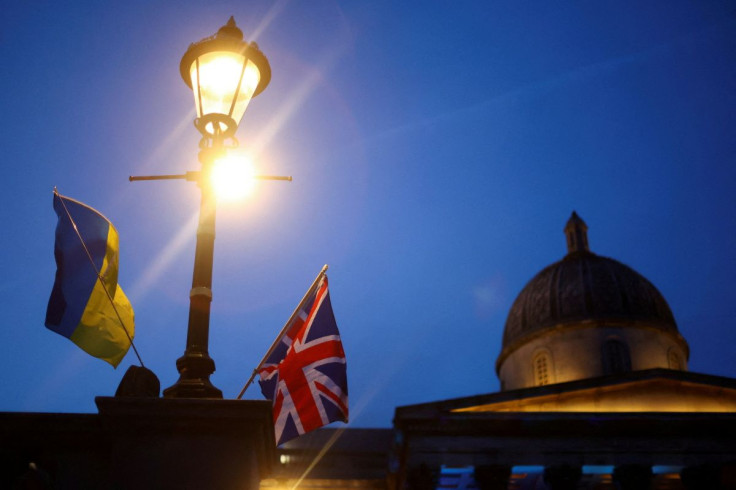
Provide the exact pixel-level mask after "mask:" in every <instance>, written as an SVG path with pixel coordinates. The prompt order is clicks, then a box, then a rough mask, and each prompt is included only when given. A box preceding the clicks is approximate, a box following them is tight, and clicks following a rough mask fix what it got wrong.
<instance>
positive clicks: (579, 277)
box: [499, 212, 679, 359]
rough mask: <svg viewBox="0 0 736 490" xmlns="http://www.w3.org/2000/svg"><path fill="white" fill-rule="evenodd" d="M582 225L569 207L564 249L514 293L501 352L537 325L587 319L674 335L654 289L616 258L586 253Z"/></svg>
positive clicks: (535, 330) (669, 314)
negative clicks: (655, 329)
mask: <svg viewBox="0 0 736 490" xmlns="http://www.w3.org/2000/svg"><path fill="white" fill-rule="evenodd" d="M587 229H588V228H587V226H586V225H585V222H584V221H583V220H582V219H580V217H579V216H578V215H577V214H576V213H575V212H573V214H572V216H571V217H570V220H569V221H568V222H567V226H565V234H566V235H567V246H568V254H567V255H566V256H565V257H564V258H563V259H562V260H560V261H559V262H555V263H554V264H552V265H550V266H548V267H546V268H544V269H543V270H542V271H541V272H539V274H537V275H536V276H534V278H532V280H531V281H529V283H528V284H527V285H526V286H525V287H524V289H522V291H521V293H519V296H518V297H517V298H516V300H515V301H514V304H513V305H512V306H511V310H510V311H509V316H508V318H507V319H506V327H505V329H504V334H503V350H504V351H506V350H507V349H509V348H511V349H513V348H514V347H515V346H517V345H519V344H520V343H523V342H524V339H526V338H529V337H532V336H536V335H535V334H538V333H539V332H541V331H543V330H548V329H552V328H555V327H558V326H562V325H570V324H576V323H578V324H579V323H580V322H589V321H591V320H592V321H594V322H596V323H600V322H601V321H603V322H616V323H617V324H624V325H626V324H631V323H632V322H635V323H637V324H641V323H645V324H646V325H647V326H648V327H654V328H658V329H661V330H665V331H669V332H673V333H676V334H677V324H676V323H675V319H674V317H673V315H672V311H671V310H670V307H669V306H668V305H667V302H666V301H665V299H664V297H663V296H662V294H661V293H660V292H659V291H658V290H657V288H656V287H654V285H653V284H652V283H651V282H649V281H648V280H647V279H646V278H644V276H642V275H641V274H639V273H638V272H636V271H635V270H633V269H632V268H630V267H628V266H626V265H624V264H622V263H621V262H618V261H616V260H613V259H609V258H607V257H601V256H599V255H596V254H594V253H592V252H590V250H589V249H588V238H587ZM677 335H679V334H677ZM501 357H503V353H502V355H501ZM499 359H500V358H499Z"/></svg>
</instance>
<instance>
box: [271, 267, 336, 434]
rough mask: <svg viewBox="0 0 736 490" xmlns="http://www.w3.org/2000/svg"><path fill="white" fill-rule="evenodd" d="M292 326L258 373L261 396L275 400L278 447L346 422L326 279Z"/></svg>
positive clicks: (315, 289)
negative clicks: (307, 433) (324, 428)
mask: <svg viewBox="0 0 736 490" xmlns="http://www.w3.org/2000/svg"><path fill="white" fill-rule="evenodd" d="M291 322H292V323H291V325H289V326H288V327H287V328H286V329H285V331H286V333H285V334H284V335H283V337H282V338H281V340H280V341H279V342H278V344H277V347H276V348H275V349H274V351H273V352H272V353H271V355H270V356H268V358H267V359H266V361H265V362H264V363H263V364H262V365H261V367H260V368H259V369H258V375H259V376H260V380H259V384H260V385H261V392H262V393H263V396H265V397H266V398H268V399H269V400H273V421H274V428H275V431H276V444H277V445H280V444H282V443H284V442H286V441H288V440H290V439H293V438H295V437H297V436H300V435H302V434H304V433H306V432H309V431H311V430H314V429H317V428H319V427H322V426H323V425H327V424H329V423H330V422H334V421H336V420H340V421H342V422H347V421H348V382H347V370H346V364H345V351H343V348H342V342H341V340H340V332H338V331H337V322H336V321H335V315H334V314H333V312H332V304H331V303H330V293H329V290H328V288H327V276H324V275H323V276H322V279H321V280H320V281H319V283H318V285H317V287H316V288H314V292H312V294H311V295H310V296H309V297H308V298H307V299H306V301H304V306H303V307H302V308H301V309H300V310H299V311H298V312H297V314H296V315H294V316H293V319H292V320H291Z"/></svg>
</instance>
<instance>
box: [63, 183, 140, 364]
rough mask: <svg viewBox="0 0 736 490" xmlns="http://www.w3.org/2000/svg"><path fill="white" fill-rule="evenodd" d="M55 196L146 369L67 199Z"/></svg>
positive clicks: (134, 350)
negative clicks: (67, 204) (70, 210)
mask: <svg viewBox="0 0 736 490" xmlns="http://www.w3.org/2000/svg"><path fill="white" fill-rule="evenodd" d="M54 195H55V196H56V197H57V198H58V199H59V202H60V203H61V205H62V206H63V208H64V212H65V213H66V216H67V217H68V218H69V222H70V223H71V224H72V227H73V228H74V232H75V233H76V235H77V237H78V238H79V242H80V243H81V244H82V248H83V249H84V252H85V254H86V255H87V259H89V264H90V266H92V269H93V270H94V271H95V275H96V276H97V280H98V281H99V282H100V285H102V290H103V291H105V296H106V297H107V299H108V301H110V305H111V306H112V308H113V310H114V311H115V315H116V316H117V319H118V322H119V323H120V326H121V327H122V329H123V331H124V332H125V336H126V337H127V338H128V341H129V342H130V346H131V347H133V352H135V355H136V357H137V358H138V362H140V364H141V367H145V365H144V364H143V359H141V356H140V354H139V353H138V349H136V347H135V344H134V343H133V338H132V337H131V335H130V332H129V331H128V328H127V327H126V326H125V322H124V321H123V318H122V317H121V315H120V312H119V311H118V309H117V307H116V305H115V301H114V299H113V298H112V296H111V295H110V291H109V290H108V288H107V285H106V284H105V279H104V278H103V277H102V274H100V270H99V269H98V268H97V265H95V262H94V259H93V258H92V254H91V253H90V251H89V248H87V244H86V243H85V242H84V238H83V237H82V234H81V233H80V232H79V227H77V223H76V222H75V221H74V218H73V217H72V215H71V213H70V212H69V209H68V208H67V207H66V203H65V202H64V200H65V199H66V198H65V197H64V196H62V195H61V194H59V191H58V190H57V188H56V187H54Z"/></svg>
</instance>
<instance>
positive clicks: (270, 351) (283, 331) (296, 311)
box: [236, 264, 329, 400]
mask: <svg viewBox="0 0 736 490" xmlns="http://www.w3.org/2000/svg"><path fill="white" fill-rule="evenodd" d="M327 269H329V265H327V264H325V265H324V266H323V267H322V270H321V271H319V274H317V278H316V279H315V280H314V282H313V283H312V285H311V286H310V287H309V289H308V290H307V292H306V294H305V295H304V297H303V298H302V300H301V301H300V302H299V305H298V306H297V307H296V308H295V309H294V312H293V313H292V314H291V316H290V317H289V319H288V320H287V321H286V323H285V324H284V326H283V328H282V329H281V331H280V332H279V334H278V335H277V336H276V340H274V341H273V344H271V347H270V348H269V349H268V351H267V352H266V354H265V355H264V356H263V358H262V359H261V362H259V363H258V366H256V367H255V369H253V372H252V373H251V375H250V378H248V381H247V382H246V383H245V385H244V386H243V389H242V390H240V393H239V394H238V397H237V398H236V399H237V400H240V399H242V398H243V395H244V394H245V391H246V390H247V389H248V387H249V386H250V385H251V383H253V380H254V379H255V377H256V376H257V375H258V370H259V369H261V367H262V366H263V364H264V363H265V362H266V360H267V359H268V358H269V357H270V356H271V354H273V351H274V350H275V349H276V347H278V345H279V342H281V339H282V338H283V337H284V335H286V332H287V330H288V329H289V327H290V326H291V325H292V323H293V322H294V319H295V318H296V316H297V315H298V314H299V312H300V311H301V310H302V308H303V307H304V303H306V302H307V300H308V299H309V298H310V296H311V295H312V294H313V293H314V290H315V289H316V288H317V286H318V285H319V283H320V280H321V279H322V276H324V275H325V273H326V272H327Z"/></svg>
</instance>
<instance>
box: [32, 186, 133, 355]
mask: <svg viewBox="0 0 736 490" xmlns="http://www.w3.org/2000/svg"><path fill="white" fill-rule="evenodd" d="M54 211H56V215H57V216H58V217H59V222H58V224H57V225H56V243H55V245H54V257H55V258H56V279H55V281H54V287H53V289H52V291H51V298H50V299H49V305H48V308H47V310H46V322H45V323H46V327H48V328H49V329H50V330H53V331H54V332H56V333H58V334H60V335H63V336H64V337H66V338H68V339H71V341H72V342H74V343H75V344H77V345H78V346H79V347H80V348H81V349H82V350H84V351H85V352H87V353H88V354H90V355H91V356H94V357H97V358H100V359H102V360H104V361H107V362H109V363H110V364H112V365H113V367H117V366H118V364H120V361H122V359H123V357H125V354H126V353H127V352H128V349H129V348H130V344H131V340H132V339H133V335H134V332H135V330H134V329H135V325H134V315H133V307H132V306H131V304H130V301H128V298H127V297H126V296H125V293H123V290H122V289H121V288H120V286H119V285H118V232H117V230H115V227H114V226H113V225H112V223H110V221H109V220H108V219H107V218H105V217H104V216H103V215H102V214H100V213H99V212H97V211H96V210H94V209H92V208H91V207H89V206H87V205H85V204H82V203H81V202H79V201H75V200H74V199H70V198H68V197H65V196H62V195H61V194H59V193H58V192H57V191H56V189H54ZM98 274H99V277H98ZM126 331H127V333H126Z"/></svg>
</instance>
